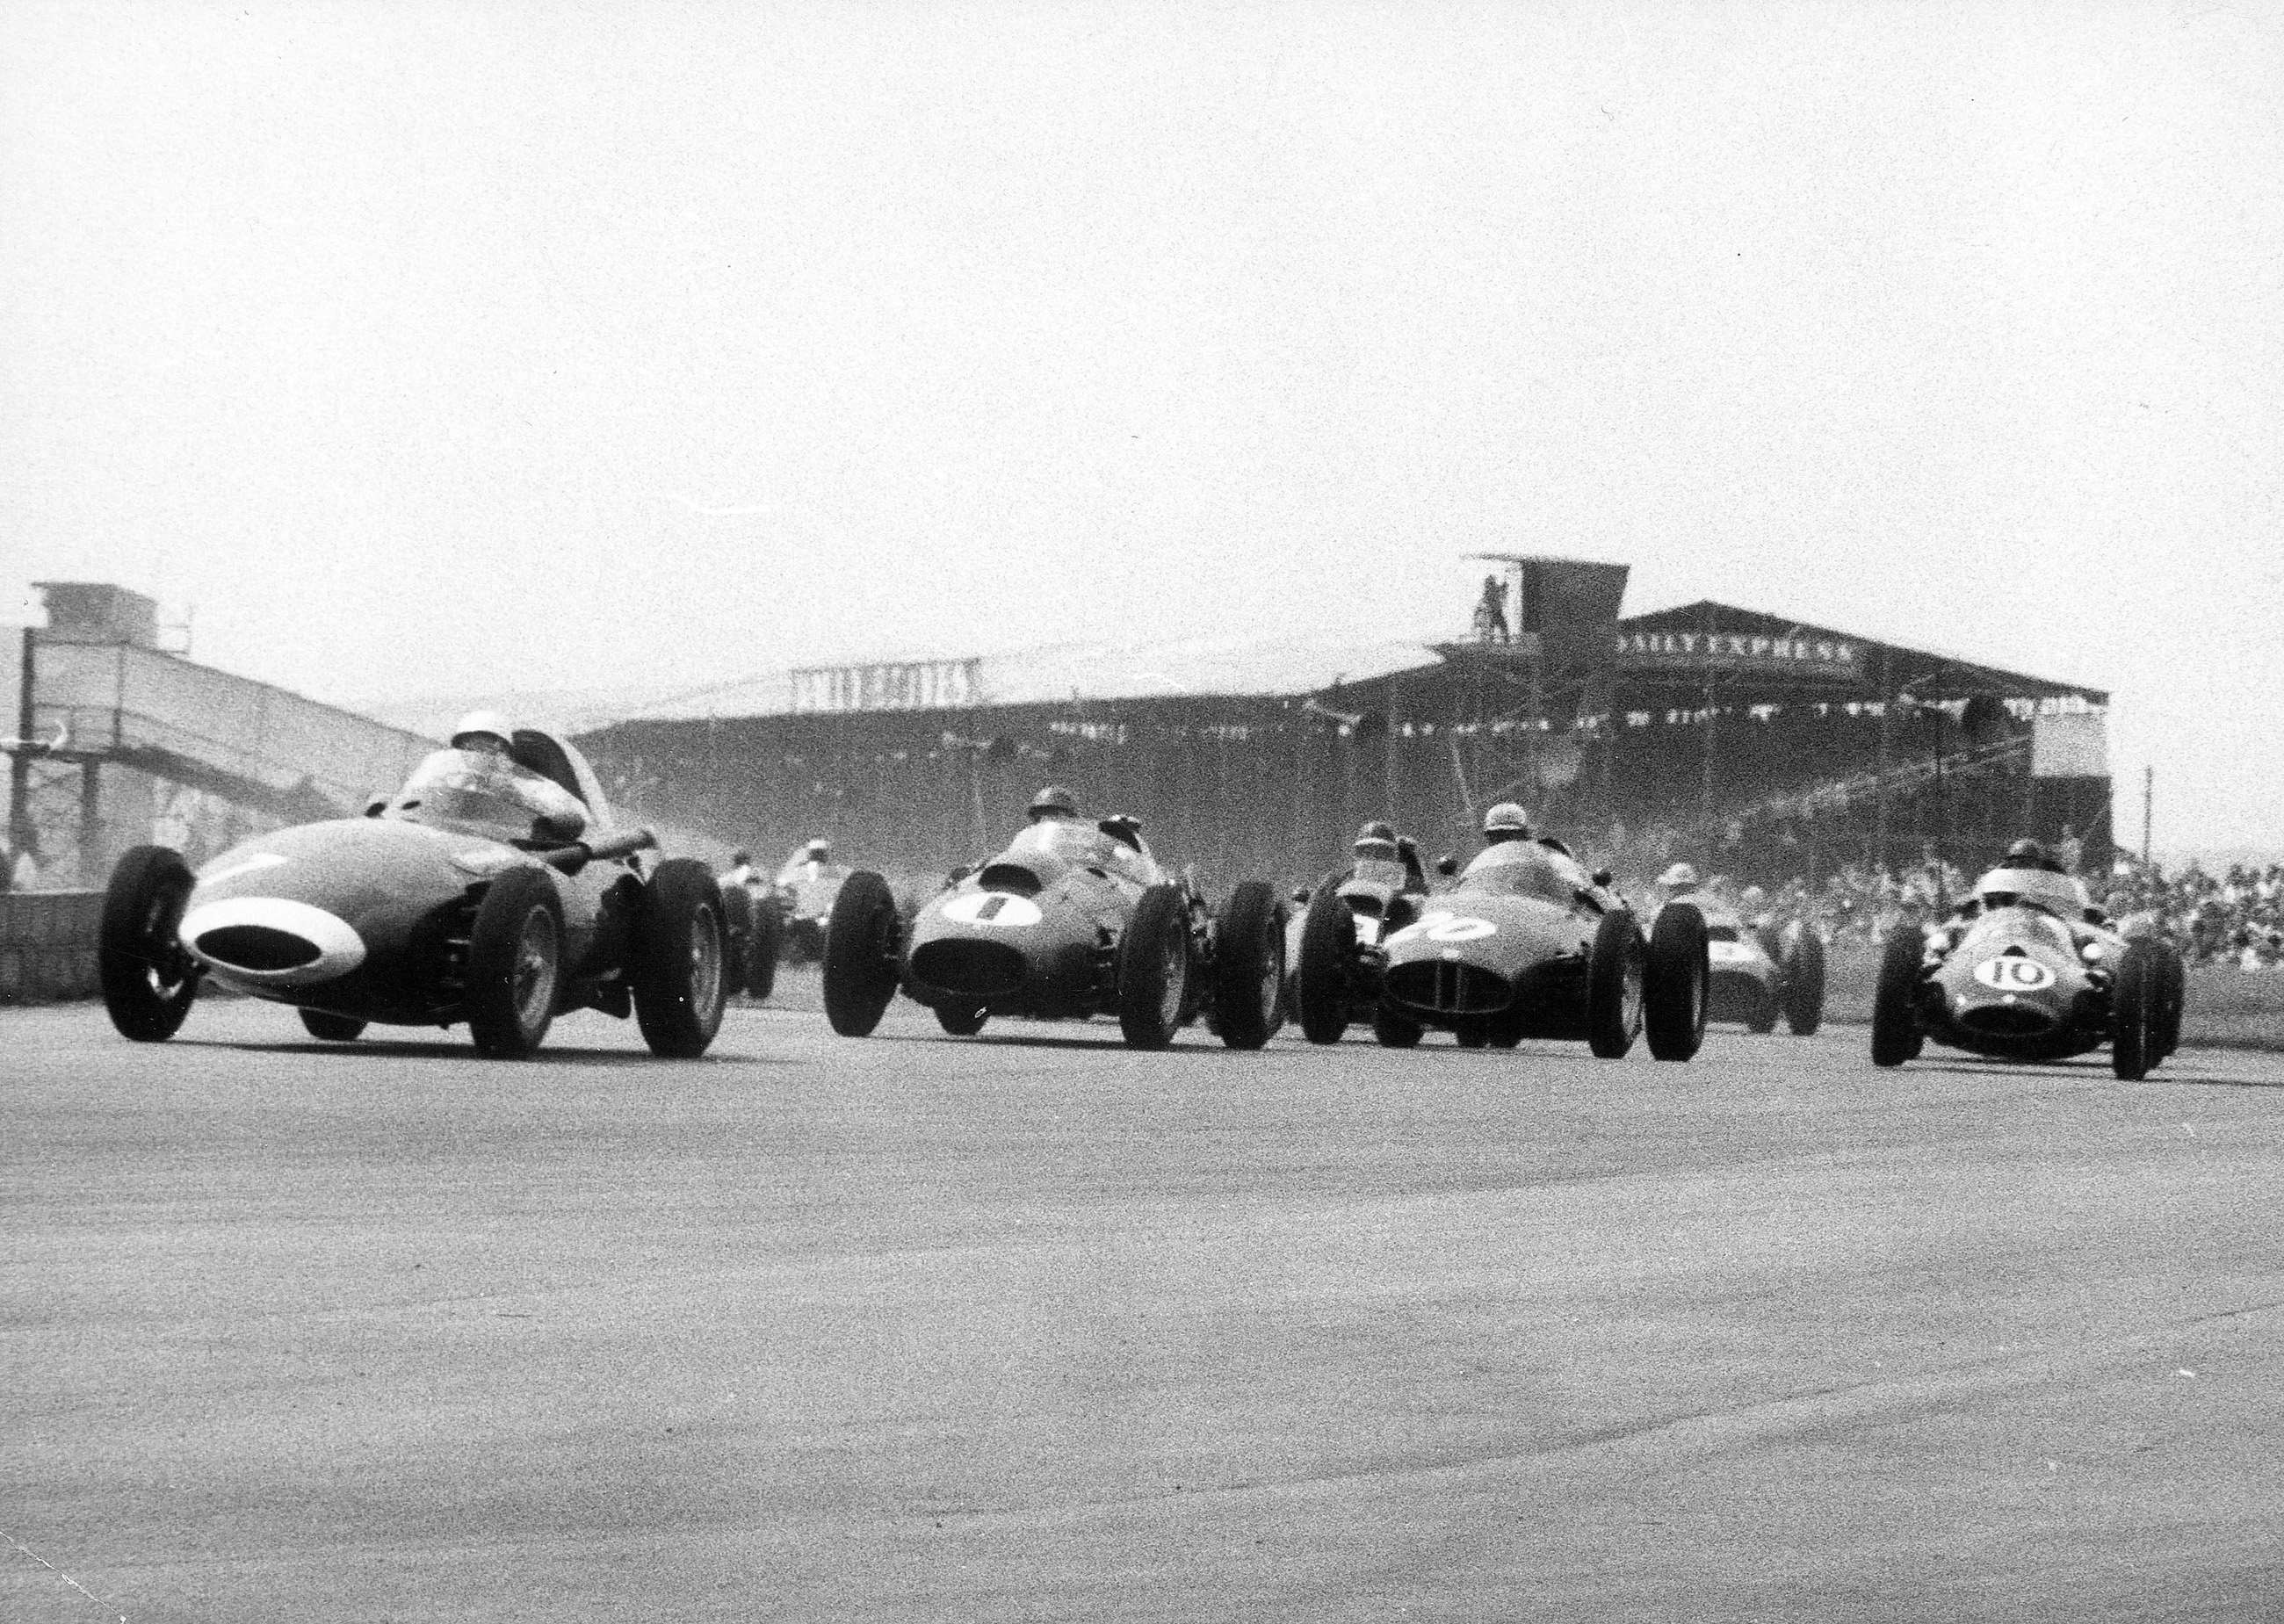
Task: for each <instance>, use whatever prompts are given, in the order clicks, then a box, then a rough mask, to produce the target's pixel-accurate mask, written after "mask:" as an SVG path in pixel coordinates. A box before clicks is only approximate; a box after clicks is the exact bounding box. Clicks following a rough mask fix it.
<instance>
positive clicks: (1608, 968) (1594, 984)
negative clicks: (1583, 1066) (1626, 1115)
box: [1586, 910, 1649, 1060]
mask: <svg viewBox="0 0 2284 1624" xmlns="http://www.w3.org/2000/svg"><path fill="white" fill-rule="evenodd" d="M1648 956H1649V949H1648V946H1647V943H1645V942H1644V941H1642V933H1641V925H1640V924H1639V922H1638V921H1637V920H1636V919H1635V918H1634V917H1633V915H1632V914H1631V913H1627V912H1624V911H1623V910H1621V911H1619V912H1616V913H1606V914H1604V915H1603V916H1602V922H1601V924H1600V925H1597V926H1595V928H1594V946H1593V949H1592V952H1591V953H1589V954H1588V956H1587V958H1586V1047H1587V1048H1588V1049H1590V1050H1592V1051H1593V1052H1594V1054H1595V1055H1596V1056H1598V1057H1599V1058H1602V1059H1605V1060H1623V1058H1625V1055H1626V1050H1629V1049H1631V1048H1632V1047H1633V1046H1634V1039H1635V1038H1636V1037H1638V1036H1639V1035H1640V1034H1641V1027H1642V984H1643V977H1644V962H1645V961H1646V960H1647V958H1648Z"/></svg>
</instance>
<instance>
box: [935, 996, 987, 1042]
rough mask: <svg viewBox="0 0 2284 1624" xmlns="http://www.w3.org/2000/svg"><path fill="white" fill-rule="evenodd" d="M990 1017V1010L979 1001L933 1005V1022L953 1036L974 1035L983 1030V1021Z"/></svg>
mask: <svg viewBox="0 0 2284 1624" xmlns="http://www.w3.org/2000/svg"><path fill="white" fill-rule="evenodd" d="M989 1019H991V1011H989V1010H987V1009H985V1008H984V1007H983V1006H982V1004H980V1003H975V1004H965V1005H958V1004H950V1003H939V1004H937V1005H936V1006H935V1024H936V1025H937V1026H939V1027H943V1029H944V1030H945V1031H946V1032H949V1033H950V1034H951V1035H952V1036H954V1037H974V1035H976V1034H977V1033H979V1032H981V1031H982V1030H983V1023H984V1022H985V1021H987V1020H989Z"/></svg>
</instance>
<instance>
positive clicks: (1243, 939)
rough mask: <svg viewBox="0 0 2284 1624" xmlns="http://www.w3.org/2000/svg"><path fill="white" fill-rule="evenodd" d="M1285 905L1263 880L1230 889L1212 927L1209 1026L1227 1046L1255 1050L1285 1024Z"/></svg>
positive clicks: (1252, 880)
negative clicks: (1211, 1023) (1282, 994)
mask: <svg viewBox="0 0 2284 1624" xmlns="http://www.w3.org/2000/svg"><path fill="white" fill-rule="evenodd" d="M1284 981H1285V903H1284V901H1283V899H1281V898H1280V897H1279V896H1278V894H1277V893H1276V892H1275V891H1273V890H1272V889H1271V888H1270V886H1268V885H1267V883H1266V882H1264V881H1262V880H1258V879H1248V880H1247V881H1246V882H1245V883H1244V884H1243V885H1241V886H1239V887H1238V888H1237V889H1236V890H1235V891H1232V893H1230V897H1229V901H1228V902H1225V903H1224V904H1223V905H1222V910H1221V918H1220V920H1219V922H1218V923H1217V924H1216V927H1215V930H1214V964H1213V1000H1214V1003H1213V1007H1214V1026H1215V1028H1216V1030H1217V1031H1218V1032H1219V1033H1220V1034H1221V1041H1222V1042H1224V1043H1225V1044H1227V1045H1228V1046H1229V1047H1230V1048H1232V1049H1258V1048H1260V1047H1261V1046H1262V1045H1263V1044H1264V1043H1266V1042H1268V1041H1269V1040H1270V1039H1271V1038H1272V1037H1274V1036H1275V1035H1277V1028H1278V1027H1281V1026H1283V1025H1284V1024H1285V1011H1284V1000H1283V999H1282V998H1281V997H1280V996H1279V992H1280V991H1281V989H1282V988H1283V985H1284Z"/></svg>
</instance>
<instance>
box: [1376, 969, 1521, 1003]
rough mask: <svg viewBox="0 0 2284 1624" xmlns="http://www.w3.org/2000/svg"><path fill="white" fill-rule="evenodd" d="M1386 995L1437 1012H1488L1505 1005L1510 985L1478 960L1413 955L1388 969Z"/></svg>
mask: <svg viewBox="0 0 2284 1624" xmlns="http://www.w3.org/2000/svg"><path fill="white" fill-rule="evenodd" d="M1383 985H1385V986H1386V987H1387V988H1388V996H1390V997H1391V998H1394V999H1395V1000H1396V1002H1397V1003H1408V1004H1410V1005H1411V1006H1412V1008H1413V1009H1416V1010H1432V1011H1435V1013H1436V1014H1438V1015H1492V1014H1496V1013H1498V1011H1501V1010H1503V1009H1505V1008H1506V1006H1507V1003H1508V1001H1509V1000H1510V999H1511V998H1512V997H1513V996H1514V988H1511V987H1509V986H1508V985H1507V981H1506V977H1505V976H1501V975H1495V974H1493V973H1492V972H1490V971H1488V970H1485V969H1484V968H1482V966H1481V965H1480V964H1458V963H1454V962H1453V961H1451V960H1450V959H1415V960H1414V961H1412V963H1411V964H1398V965H1396V967H1395V968H1394V969H1392V970H1390V971H1389V972H1388V976H1387V979H1386V980H1385V982H1384V983H1383Z"/></svg>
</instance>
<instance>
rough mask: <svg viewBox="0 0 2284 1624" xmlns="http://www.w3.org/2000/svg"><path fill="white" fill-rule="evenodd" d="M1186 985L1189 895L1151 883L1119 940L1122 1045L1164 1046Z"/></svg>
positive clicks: (1172, 1030)
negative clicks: (1123, 1041) (1122, 937)
mask: <svg viewBox="0 0 2284 1624" xmlns="http://www.w3.org/2000/svg"><path fill="white" fill-rule="evenodd" d="M1189 989H1190V905H1189V899H1188V898H1187V897H1185V896H1184V895H1183V894H1182V891H1181V887H1180V886H1151V887H1150V888H1149V889H1148V890H1147V891H1145V892H1144V893H1143V894H1142V900H1141V901H1140V902H1137V903H1135V905H1134V917H1133V918H1131V919H1130V920H1129V921H1128V922H1127V925H1126V936H1125V939H1124V940H1123V941H1121V942H1120V943H1119V944H1118V1029H1119V1030H1120V1031H1121V1032H1122V1033H1124V1034H1125V1035H1126V1044H1127V1047H1128V1048H1130V1049H1164V1048H1167V1047H1169V1045H1170V1044H1171V1043H1172V1042H1173V1041H1174V1034H1175V1033H1176V1032H1177V1031H1178V1030H1179V1029H1180V1028H1181V1024H1182V1007H1183V1005H1184V1003H1185V1002H1186V1001H1187V999H1188V996H1189Z"/></svg>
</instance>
